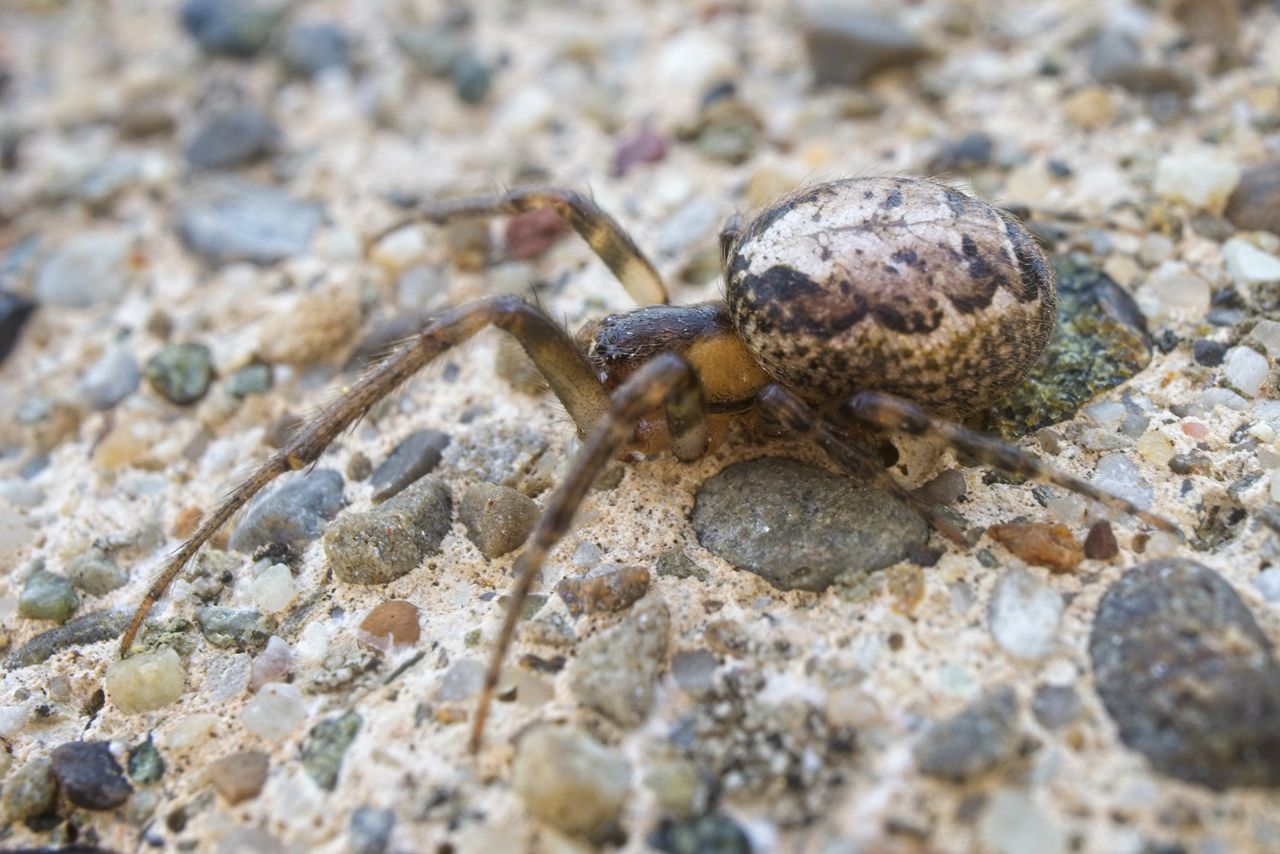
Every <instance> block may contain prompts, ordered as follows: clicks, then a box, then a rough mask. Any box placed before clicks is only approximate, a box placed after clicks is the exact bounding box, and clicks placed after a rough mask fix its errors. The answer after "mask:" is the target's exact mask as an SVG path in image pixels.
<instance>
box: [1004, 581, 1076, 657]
mask: <svg viewBox="0 0 1280 854" xmlns="http://www.w3.org/2000/svg"><path fill="white" fill-rule="evenodd" d="M1062 611H1063V607H1062V596H1061V595H1060V594H1059V593H1058V592H1057V591H1056V590H1054V589H1053V588H1052V587H1050V586H1048V585H1047V584H1045V583H1043V582H1042V581H1040V580H1039V579H1038V578H1036V577H1035V576H1034V575H1032V574H1031V573H1029V572H1026V571H1024V570H1021V569H1011V570H1009V571H1007V572H1006V573H1005V574H1004V575H1002V576H1000V580H999V581H997V582H996V588H995V591H994V592H993V593H992V594H991V605H990V608H989V610H988V613H987V619H988V622H989V624H990V627H991V636H992V637H994V638H995V640H996V643H998V644H1000V648H1001V649H1003V650H1004V651H1005V652H1007V653H1009V654H1010V655H1012V656H1013V657H1014V658H1021V659H1024V660H1027V661H1034V660H1035V659H1038V658H1043V657H1045V656H1046V655H1048V654H1049V653H1051V652H1052V651H1053V647H1054V644H1055V641H1056V640H1057V637H1058V624H1059V623H1060V622H1061V620H1062Z"/></svg>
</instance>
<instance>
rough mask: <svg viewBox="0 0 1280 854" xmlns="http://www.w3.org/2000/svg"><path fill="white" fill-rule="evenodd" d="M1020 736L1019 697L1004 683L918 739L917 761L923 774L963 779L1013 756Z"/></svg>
mask: <svg viewBox="0 0 1280 854" xmlns="http://www.w3.org/2000/svg"><path fill="white" fill-rule="evenodd" d="M1019 740H1020V739H1019V732H1018V698H1017V695H1016V694H1014V692H1013V689H1012V688H1010V687H1009V686H1007V685H1002V686H1000V687H998V688H995V689H994V690H992V691H990V692H988V693H987V694H985V695H983V696H982V697H979V698H978V699H977V700H976V701H975V702H974V703H972V704H971V705H970V706H969V707H968V708H966V709H964V710H963V711H961V712H959V713H958V714H956V715H953V716H952V717H950V718H947V719H946V720H943V721H939V722H938V723H936V724H934V726H933V728H932V729H930V730H929V731H928V732H926V733H925V734H924V736H923V737H922V738H921V739H920V741H918V742H917V743H916V746H915V757H916V764H917V765H918V766H919V768H920V773H922V774H927V775H929V776H930V777H941V778H943V779H946V780H952V781H955V782H962V781H964V780H968V779H970V778H972V777H976V776H977V775H979V774H983V773H985V772H987V771H990V770H991V769H992V768H995V767H996V766H998V765H1000V764H1002V763H1004V762H1006V761H1008V760H1009V759H1011V758H1013V756H1014V754H1015V753H1017V751H1018V743H1019Z"/></svg>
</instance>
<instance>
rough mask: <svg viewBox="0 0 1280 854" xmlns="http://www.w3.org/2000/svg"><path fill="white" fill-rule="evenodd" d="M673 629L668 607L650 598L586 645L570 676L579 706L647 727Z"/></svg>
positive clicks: (627, 724)
mask: <svg viewBox="0 0 1280 854" xmlns="http://www.w3.org/2000/svg"><path fill="white" fill-rule="evenodd" d="M670 631H671V617H670V614H669V613H668V611H667V606H666V603H665V602H663V601H662V599H661V598H659V597H658V596H657V595H656V594H651V595H649V596H647V597H645V598H644V599H642V600H640V601H639V602H638V603H636V605H635V606H634V607H633V608H632V609H631V610H630V611H628V612H627V613H626V616H624V617H623V618H622V619H621V620H620V621H618V622H617V623H615V624H614V625H612V626H609V627H608V628H606V629H603V630H602V631H599V632H596V633H595V634H593V635H591V636H590V637H588V638H587V639H586V640H584V641H582V643H580V644H579V645H578V656H577V658H576V659H575V660H574V662H573V669H572V671H571V673H570V677H569V684H570V686H571V687H572V689H573V693H574V696H575V697H577V698H578V702H580V703H582V704H583V705H584V706H588V707H590V708H592V709H595V710H596V711H597V712H600V714H602V715H604V716H605V717H607V718H609V719H610V720H612V721H613V722H614V723H616V724H618V725H619V726H621V727H625V728H627V729H632V728H634V727H637V726H639V725H640V724H641V723H643V722H644V720H645V718H647V717H648V716H649V710H650V708H652V706H653V696H654V694H653V691H654V682H655V680H656V679H657V678H658V674H659V673H660V672H661V671H662V668H663V665H664V664H665V663H666V657H667V641H668V635H669V634H670Z"/></svg>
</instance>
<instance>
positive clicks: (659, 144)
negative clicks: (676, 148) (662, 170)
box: [611, 125, 667, 178]
mask: <svg viewBox="0 0 1280 854" xmlns="http://www.w3.org/2000/svg"><path fill="white" fill-rule="evenodd" d="M666 156H667V141H666V138H665V137H663V136H662V135H661V134H659V133H657V132H656V131H654V130H653V129H652V128H650V127H649V126H648V125H645V126H644V127H642V128H640V130H638V131H636V132H635V133H634V134H632V135H631V136H628V137H626V138H624V139H622V140H620V141H619V142H618V147H617V148H615V149H614V152H613V171H612V173H611V174H612V175H613V176H614V177H615V178H621V177H623V176H624V175H626V174H627V173H628V172H630V171H631V170H632V169H633V168H634V167H635V166H637V165H639V164H641V163H657V162H659V161H660V160H662V159H663V158H664V157H666Z"/></svg>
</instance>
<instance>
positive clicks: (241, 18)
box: [180, 0, 287, 59]
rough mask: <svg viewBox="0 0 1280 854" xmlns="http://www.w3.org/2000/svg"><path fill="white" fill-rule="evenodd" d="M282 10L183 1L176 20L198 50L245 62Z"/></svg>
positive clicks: (230, 1) (244, 0) (244, 2)
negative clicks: (237, 58) (193, 40)
mask: <svg viewBox="0 0 1280 854" xmlns="http://www.w3.org/2000/svg"><path fill="white" fill-rule="evenodd" d="M286 9H287V4H285V3H266V2H250V0H187V2H185V3H183V4H182V11H181V14H180V18H181V21H182V26H183V29H185V30H186V31H187V32H188V33H190V34H191V35H192V37H194V38H195V40H196V41H198V42H199V43H200V47H202V48H204V49H205V50H207V51H209V52H210V53H216V54H225V55H227V56H235V57H240V58H242V59H246V58H249V57H251V56H253V55H255V54H257V53H258V52H259V51H260V50H262V48H263V47H264V46H265V45H266V43H267V40H268V39H269V38H270V37H271V33H272V31H273V30H274V29H275V26H276V24H277V23H278V22H279V20H280V18H281V17H282V16H283V15H284V13H285V11H286Z"/></svg>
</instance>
